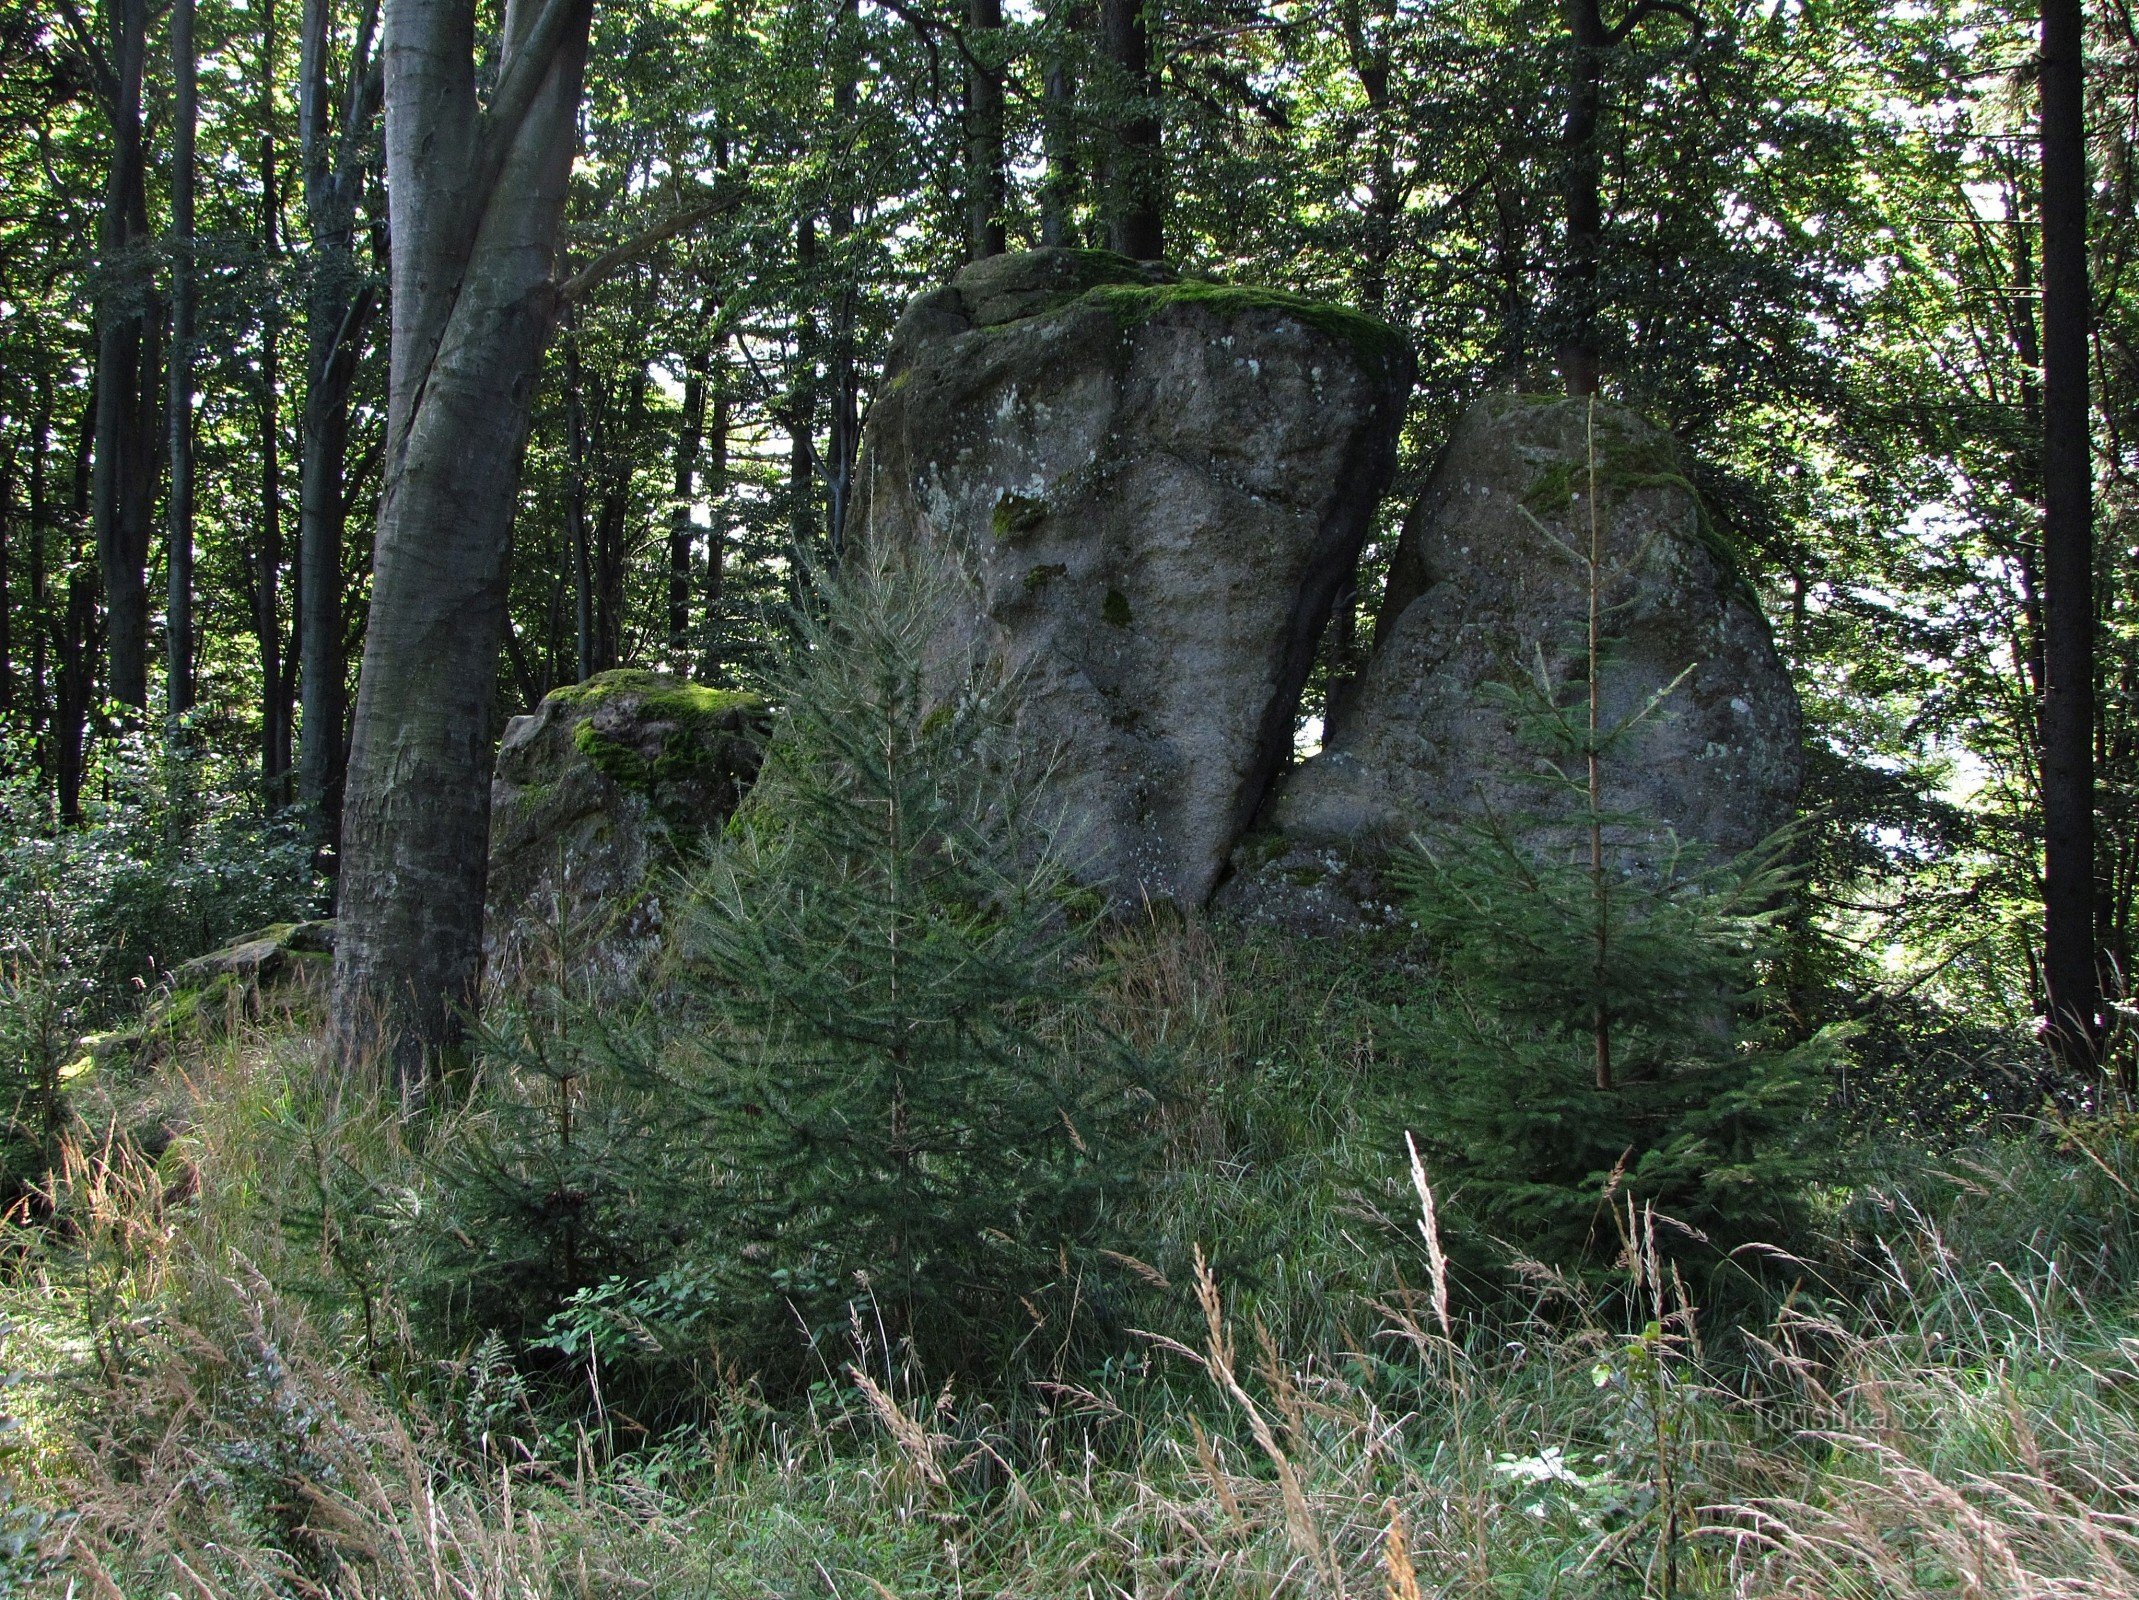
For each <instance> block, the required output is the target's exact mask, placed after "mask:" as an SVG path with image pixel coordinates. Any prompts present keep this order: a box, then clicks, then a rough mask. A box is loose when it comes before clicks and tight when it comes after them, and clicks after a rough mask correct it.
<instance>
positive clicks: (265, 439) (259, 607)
mask: <svg viewBox="0 0 2139 1600" xmlns="http://www.w3.org/2000/svg"><path fill="white" fill-rule="evenodd" d="M263 26H264V31H265V48H264V49H263V51H262V62H261V75H262V77H263V78H266V77H267V76H268V75H269V74H270V73H271V72H272V70H273V66H274V40H275V3H274V0H267V8H266V15H265V22H264V24H263ZM261 100H262V110H263V112H264V113H268V114H271V113H272V111H273V104H274V103H273V100H272V98H271V97H270V95H269V94H268V92H266V91H265V90H263V92H262V96H261ZM278 191H279V185H278V173H277V168H276V157H275V136H274V134H273V133H272V132H268V133H263V134H261V135H260V251H261V254H262V256H263V257H265V259H266V260H267V261H268V262H269V263H271V264H272V263H274V262H275V261H276V259H277V258H278V257H279V256H280V255H281V253H282V229H281V220H280V213H281V204H282V201H281V195H280V193H279V192H278ZM259 425H260V440H259V446H258V448H259V452H260V529H259V543H258V544H257V546H256V547H255V549H254V551H253V581H252V591H253V595H252V598H253V637H254V639H255V641H256V642H257V644H258V645H259V649H260V782H261V785H262V788H263V790H264V791H265V793H266V795H267V798H268V803H269V804H270V805H281V804H284V803H286V802H287V800H288V798H289V795H288V789H289V775H290V718H289V709H288V707H289V685H288V683H287V682H286V681H285V680H286V677H287V672H288V662H287V658H286V657H285V656H284V654H283V650H282V559H283V550H282V314H281V312H280V310H279V309H278V308H277V306H276V303H275V297H274V295H273V294H270V295H269V296H268V299H267V311H266V315H265V316H263V317H262V318H261V322H260V410H259Z"/></svg>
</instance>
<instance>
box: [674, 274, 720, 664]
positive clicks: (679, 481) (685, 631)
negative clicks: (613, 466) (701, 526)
mask: <svg viewBox="0 0 2139 1600" xmlns="http://www.w3.org/2000/svg"><path fill="white" fill-rule="evenodd" d="M701 320H703V314H702V313H701ZM711 359H712V356H711V352H710V351H700V352H698V353H697V354H695V355H693V356H692V357H691V358H690V359H689V361H688V362H687V363H686V366H685V370H684V379H683V415H682V416H681V417H680V418H679V419H678V420H677V424H676V479H675V486H674V489H673V491H672V498H671V499H670V501H669V508H668V653H669V665H670V666H671V668H673V669H675V670H678V671H681V670H685V664H686V663H687V662H688V661H689V660H690V658H691V588H692V584H691V544H692V538H693V533H694V529H693V528H692V526H691V500H692V497H693V496H694V495H695V494H696V493H697V488H698V452H699V444H700V440H701V439H702V438H703V436H704V434H705V429H706V368H707V366H708V365H709V364H710V362H711Z"/></svg>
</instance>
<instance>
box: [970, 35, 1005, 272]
mask: <svg viewBox="0 0 2139 1600" xmlns="http://www.w3.org/2000/svg"><path fill="white" fill-rule="evenodd" d="M966 52H967V62H966V255H967V257H968V259H970V260H974V261H982V260H985V259H986V258H987V257H989V256H999V255H1001V254H1002V253H1003V251H1004V249H1005V247H1006V246H1007V243H1008V235H1007V231H1006V229H1005V227H1004V220H1003V211H1004V207H1005V205H1006V203H1007V199H1008V195H1009V176H1008V171H1009V169H1008V165H1007V158H1006V157H1005V155H1004V153H1003V0H966Z"/></svg>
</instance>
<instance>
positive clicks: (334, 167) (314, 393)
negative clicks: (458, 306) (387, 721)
mask: <svg viewBox="0 0 2139 1600" xmlns="http://www.w3.org/2000/svg"><path fill="white" fill-rule="evenodd" d="M333 10H334V8H333V5H332V3H331V0H305V6H304V21H303V29H304V35H303V40H302V45H301V52H302V53H301V57H300V62H299V68H298V72H299V81H298V86H297V142H298V150H299V159H300V161H301V162H302V164H303V168H304V194H305V229H306V232H307V234H308V235H309V238H310V243H311V267H312V271H311V278H310V280H309V282H308V284H307V286H306V299H305V402H304V446H303V453H302V455H301V456H300V457H299V460H298V468H297V485H298V487H297V593H298V600H299V624H300V625H299V629H298V638H299V641H300V646H299V648H300V655H299V660H298V683H299V685H300V693H301V695H302V699H301V702H300V707H301V710H302V712H303V716H302V718H301V721H300V724H299V744H298V751H297V797H298V800H299V802H300V803H301V804H302V805H303V806H304V808H305V814H306V817H307V819H308V821H309V824H310V826H311V828H312V831H313V839H314V841H315V843H316V844H317V845H318V846H319V847H320V848H321V849H322V850H323V851H325V852H327V853H328V856H329V859H332V853H333V849H334V840H335V835H336V832H337V830H338V827H339V822H340V815H341V800H342V753H343V750H344V748H345V746H344V740H343V731H342V727H343V723H344V721H345V718H346V711H345V707H344V705H343V700H344V698H345V688H344V685H345V684H346V682H347V679H348V674H349V664H348V659H347V657H346V655H345V653H344V648H343V619H342V546H343V533H344V509H343V508H344V495H345V486H344V482H343V480H344V477H345V476H346V473H347V468H348V455H349V394H350V389H351V387H352V385H353V384H354V383H355V380H356V369H357V361H358V358H359V357H360V356H361V355H362V354H363V348H364V336H365V332H366V330H367V328H368V327H369V324H370V320H371V313H372V306H373V303H374V301H373V296H372V294H371V291H370V289H369V288H368V287H367V286H366V285H364V283H363V281H362V275H361V274H360V273H359V271H358V270H357V260H356V250H355V240H356V207H357V196H358V193H359V191H360V190H361V188H362V185H363V164H362V163H363V147H364V143H365V140H366V139H367V137H368V134H369V130H370V128H371V124H372V119H373V117H374V116H375V115H377V112H378V75H377V73H376V72H375V71H374V70H373V66H372V62H371V45H372V32H373V28H374V26H375V24H376V19H377V16H378V8H377V5H376V0H374V3H372V4H371V5H368V6H367V7H366V9H365V12H364V15H363V17H362V19H361V21H360V22H359V23H358V26H357V34H356V40H355V43H354V45H353V47H352V49H351V51H350V54H349V62H348V67H347V71H346V73H345V76H344V79H343V89H342V121H341V126H340V128H339V129H337V128H336V127H335V126H334V119H333V108H332V87H331V81H332V80H331V70H330V63H329V55H330V48H331V42H332V23H333Z"/></svg>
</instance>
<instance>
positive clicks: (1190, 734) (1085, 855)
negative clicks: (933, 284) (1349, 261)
mask: <svg viewBox="0 0 2139 1600" xmlns="http://www.w3.org/2000/svg"><path fill="white" fill-rule="evenodd" d="M1412 371H1413V363H1412V358H1411V354H1410V351H1409V349H1408V348H1407V347H1406V346H1405V344H1404V343H1403V341H1402V339H1401V338H1400V337H1399V336H1398V335H1396V334H1395V333H1394V332H1393V331H1392V330H1390V329H1388V328H1386V327H1384V326H1383V325H1381V324H1379V323H1377V322H1374V321H1372V320H1370V319H1368V318H1365V317H1361V316H1358V315H1357V314H1355V313H1352V312H1349V311H1345V310H1342V309H1340V308H1337V307H1333V306H1327V305H1322V304H1318V303H1315V302H1311V301H1307V300H1302V299H1298V298H1295V297H1292V296H1287V295H1281V294H1276V293H1271V292H1268V291H1262V290H1253V289H1234V288H1225V287H1221V286H1216V285H1210V284H1202V283H1173V282H1168V281H1164V278H1163V274H1162V273H1160V272H1159V271H1158V270H1156V269H1153V268H1151V267H1148V266H1145V265H1141V264H1138V263H1135V262H1131V261H1128V260H1126V259H1124V258H1121V257H1116V256H1110V255H1107V254H1105V253H1103V252H1095V251H1067V250H1038V251H1027V252H1023V253H1020V254H1015V255H1008V256H999V257H995V258H993V259H991V260H989V261H985V262H981V263H978V264H976V265H974V266H971V267H968V268H967V269H966V270H965V271H964V272H962V273H961V274H960V275H959V276H958V278H957V279H956V280H954V281H953V283H952V284H951V285H950V286H949V287H948V288H946V289H939V290H936V291H934V292H932V293H930V294H926V295H923V296H922V297H920V298H919V299H918V300H916V301H915V302H914V303H913V304H912V305H911V306H910V307H909V308H908V310H907V313H906V315H905V317H904V318H903V320H902V321H901V323H900V327H899V330H898V333H897V335H896V337H895V339H894V341H893V346H892V350H891V354H890V359H889V361H888V363H887V366H886V369H885V383H884V388H883V390H882V392H881V394H880V395H879V397H878V399H877V401H876V404H875V406H874V408H873V409H872V411H871V413H870V419H869V425H868V430H867V433H866V436H865V439H864V445H863V452H862V458H861V462H860V466H859V469H858V472H857V485H856V496H855V501H854V505H853V508H852V510H851V511H850V512H849V514H848V520H847V524H846V536H847V539H848V541H849V543H850V544H853V545H856V546H858V547H860V548H863V549H867V550H869V551H871V552H872V553H873V554H876V555H878V556H889V557H894V558H906V559H911V560H913V561H915V562H916V563H917V564H919V565H921V566H922V567H924V568H926V569H928V570H930V571H933V572H936V573H939V574H949V575H951V578H952V581H953V583H954V584H955V586H956V587H957V590H958V592H959V593H960V594H962V595H963V596H964V597H965V599H964V601H963V602H962V603H961V604H960V605H959V606H958V607H957V608H956V611H957V614H956V617H955V619H954V621H953V623H952V625H951V626H950V627H949V628H948V629H947V630H946V635H945V637H944V638H943V639H942V641H941V647H940V659H941V661H942V663H943V671H944V682H945V684H946V685H948V684H950V683H951V682H954V681H957V680H958V679H959V678H960V677H961V676H962V669H963V667H964V664H965V663H966V662H967V661H968V660H969V659H971V660H978V661H981V662H987V663H993V664H996V665H999V666H1001V667H1002V668H1004V669H1006V670H1009V671H1014V672H1017V673H1019V674H1021V675H1022V678H1023V682H1024V684H1025V692H1024V695H1023V699H1022V710H1021V718H1022V720H1023V721H1024V723H1025V724H1026V725H1027V729H1028V732H1029V736H1030V738H1031V740H1032V741H1033V746H1034V748H1036V749H1042V750H1048V751H1052V752H1054V755H1055V766H1054V775H1053V778H1052V779H1051V783H1052V785H1053V790H1054V794H1055V796H1056V797H1057V798H1058V799H1059V801H1060V807H1061V811H1062V814H1063V822H1064V827H1065V830H1066V841H1065V842H1066V844H1067V846H1068V848H1069V851H1070V854H1071V858H1072V859H1073V860H1075V861H1077V862H1078V863H1079V866H1080V871H1081V873H1082V875H1083V876H1084V877H1085V878H1086V879H1087V881H1089V882H1092V883H1094V884H1095V885H1100V886H1103V887H1104V888H1105V889H1106V890H1107V891H1108V892H1109V893H1110V894H1111V895H1112V896H1113V897H1114V898H1115V900H1116V902H1117V903H1118V904H1123V905H1135V904H1137V903H1139V902H1140V901H1142V900H1144V899H1146V898H1149V899H1154V900H1156V899H1165V900H1171V901H1173V902H1174V903H1175V904H1177V905H1180V906H1183V907H1188V908H1194V907H1200V906H1201V905H1203V904H1204V903H1205V902H1206V901H1207V900H1208V899H1209V897H1210V894H1211V891H1212V888H1213V887H1214V885H1215V884H1216V883H1217V881H1218V878H1219V876H1220V874H1221V873H1222V872H1223V870H1224V868H1225V863H1226V859H1227V856H1228V854H1229V853H1230V852H1231V850H1232V849H1233V846H1234V844H1235V843H1236V842H1237V841H1238V840H1239V838H1240V836H1241V834H1242V833H1243V832H1244V831H1245V830H1246V828H1247V827H1248V825H1249V823H1250V821H1251V820H1252V819H1253V817H1254V816H1255V813H1256V811H1257V809H1258V807H1259V806H1260V805H1261V804H1262V802H1263V800H1264V798H1265V794H1266V791H1267V789H1268V787H1269V784H1270V781H1271V778H1272V776H1273V775H1274V774H1275V773H1276V772H1277V770H1278V768H1279V765H1280V763H1281V761H1282V760H1283V758H1284V756H1285V754H1286V753H1287V751H1288V750H1289V748H1290V744H1291V738H1292V722H1293V716H1294V712H1295V710H1296V707H1297V702H1298V699H1299V692H1300V687H1301V684H1302V683H1303V681H1304V680H1305V678H1306V675H1307V669H1308V666H1309V662H1310V658H1311V655H1312V651H1313V648H1314V644H1315V641H1316V638H1317V637H1318V635H1319V634H1320V632H1321V629H1322V626H1323V623H1324V622H1325V621H1326V619H1327V617H1328V615H1329V609H1330V605H1331V601H1332V599H1333V597H1334V595H1335V592H1336V589H1337V586H1338V584H1339V582H1340V581H1341V580H1342V579H1343V578H1344V577H1345V576H1346V575H1348V574H1349V572H1350V570H1351V566H1352V563H1353V561H1354V559H1355V557H1356V555H1357V553H1358V550H1359V546H1360V543H1361V541H1362V540H1363V539H1364V537H1365V535H1366V532H1367V529H1368V525H1369V523H1370V521H1371V519H1372V517H1373V513H1374V508H1375V504H1376V502H1377V501H1378V500H1379V498H1380V496H1381V493H1382V491H1383V489H1384V488H1385V487H1386V486H1387V483H1388V480H1389V475H1390V472H1391V471H1392V469H1393V466H1394V462H1395V447H1396V437H1397V431H1398V429H1399V427H1400V426H1401V423H1402V418H1403V409H1404V402H1405V399H1406V397H1407V395H1408V393H1409V390H1410V386H1411V379H1412Z"/></svg>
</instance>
